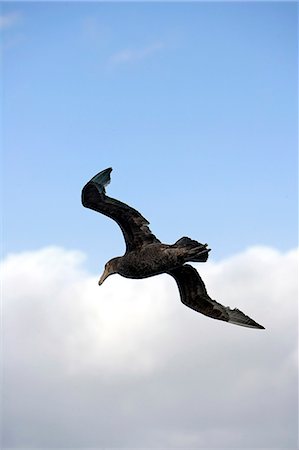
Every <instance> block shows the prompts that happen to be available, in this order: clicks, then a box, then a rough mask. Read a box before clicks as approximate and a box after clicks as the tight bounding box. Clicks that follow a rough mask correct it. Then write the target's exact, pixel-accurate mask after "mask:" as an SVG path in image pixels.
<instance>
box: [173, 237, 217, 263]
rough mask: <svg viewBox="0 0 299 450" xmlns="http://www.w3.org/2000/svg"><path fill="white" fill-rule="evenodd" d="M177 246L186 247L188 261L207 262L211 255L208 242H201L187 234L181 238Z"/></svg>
mask: <svg viewBox="0 0 299 450" xmlns="http://www.w3.org/2000/svg"><path fill="white" fill-rule="evenodd" d="M174 245H175V246H176V247H180V248H184V249H186V250H187V252H188V259H187V260H188V261H192V262H206V261H207V259H208V256H209V251H210V249H208V248H207V246H208V244H201V243H200V242H197V241H195V240H193V239H190V238H188V237H186V236H184V237H182V238H181V239H179V240H178V241H177V242H176V243H175V244H174Z"/></svg>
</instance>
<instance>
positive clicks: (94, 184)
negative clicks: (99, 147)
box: [82, 168, 160, 251]
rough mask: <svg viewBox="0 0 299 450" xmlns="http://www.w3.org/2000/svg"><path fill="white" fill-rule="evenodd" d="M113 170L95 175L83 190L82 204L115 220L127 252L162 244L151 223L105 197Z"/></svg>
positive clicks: (124, 205) (117, 202) (134, 210)
mask: <svg viewBox="0 0 299 450" xmlns="http://www.w3.org/2000/svg"><path fill="white" fill-rule="evenodd" d="M111 171H112V169H111V168H109V169H105V170H103V171H102V172H100V173H98V174H97V175H95V176H94V177H93V178H92V179H91V180H90V181H89V182H88V183H87V184H86V185H85V186H84V188H83V189H82V204H83V206H85V207H86V208H90V209H93V210H94V211H97V212H99V213H102V214H105V215H106V216H108V217H110V218H111V219H113V220H115V222H117V224H118V225H119V226H120V228H121V230H122V232H123V235H124V238H125V241H126V247H127V251H132V250H136V249H138V248H140V247H142V246H143V245H144V244H151V243H154V242H157V243H158V242H160V241H159V240H158V239H157V238H156V236H155V235H154V234H153V233H152V232H151V230H150V229H149V227H148V224H149V222H148V221H147V220H146V219H145V218H144V217H143V216H142V215H141V214H140V213H139V212H138V211H136V209H134V208H131V207H130V206H128V205H126V204H125V203H122V202H120V201H119V200H116V199H114V198H111V197H108V196H107V195H105V186H107V185H108V184H109V183H110V173H111Z"/></svg>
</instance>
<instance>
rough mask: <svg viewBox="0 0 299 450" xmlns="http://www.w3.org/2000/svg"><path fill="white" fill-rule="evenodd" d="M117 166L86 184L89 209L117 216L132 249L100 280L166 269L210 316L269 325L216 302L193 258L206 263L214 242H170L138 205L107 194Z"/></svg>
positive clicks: (185, 298)
mask: <svg viewBox="0 0 299 450" xmlns="http://www.w3.org/2000/svg"><path fill="white" fill-rule="evenodd" d="M111 172H112V168H111V167H109V168H107V169H105V170H102V171H101V172H99V173H98V174H97V175H95V176H94V177H93V178H91V180H90V181H88V183H87V184H86V185H85V186H84V187H83V189H82V195H81V201H82V204H83V206H84V207H86V208H89V209H92V210H94V211H97V212H99V213H101V214H104V215H105V216H108V217H109V218H111V219H113V220H114V221H115V222H116V223H117V224H118V225H119V227H120V228H121V231H122V233H123V236H124V239H125V243H126V250H125V253H124V255H123V256H119V257H115V258H112V259H111V260H110V261H108V262H107V263H106V264H105V267H104V271H103V274H102V276H101V277H100V279H99V282H98V284H99V285H101V284H103V282H104V281H105V280H106V278H108V277H109V276H110V275H112V274H119V275H121V276H123V277H125V278H133V279H141V278H147V277H151V276H155V275H159V274H163V273H166V274H168V275H170V276H172V277H173V278H174V280H175V281H176V283H177V286H178V290H179V294H180V299H181V301H182V303H183V304H184V305H186V306H187V307H189V308H191V309H193V310H195V311H197V312H199V313H201V314H204V315H206V316H208V317H210V318H213V319H217V320H222V321H225V322H228V323H231V324H235V325H240V326H243V327H248V328H255V329H264V327H263V326H262V325H260V324H258V323H257V322H255V321H254V320H253V319H251V318H250V317H248V316H247V315H246V314H244V313H243V312H242V311H240V310H239V309H237V308H234V309H231V308H230V307H228V306H223V305H222V304H220V303H218V302H217V301H216V300H213V299H212V298H211V297H210V296H209V295H208V292H207V289H206V286H205V284H204V282H203V280H202V278H201V276H200V275H199V273H198V271H197V270H196V269H195V268H194V267H193V266H192V265H190V264H186V263H187V262H206V261H207V259H208V256H209V252H210V250H211V249H209V248H208V244H201V243H200V242H198V241H196V240H193V239H190V238H189V237H186V236H184V237H182V238H180V239H179V240H178V241H176V242H175V243H174V244H164V243H162V242H161V241H160V240H159V239H157V237H156V236H155V235H154V234H153V233H152V232H151V230H150V228H149V222H148V220H146V219H145V218H144V217H143V216H142V215H141V214H140V213H139V212H138V211H137V210H136V209H134V208H132V207H131V206H128V205H127V204H125V203H123V202H121V201H119V200H116V199H114V198H111V197H109V196H108V195H106V189H105V188H106V186H107V185H108V184H109V183H110V181H111V177H110V174H111Z"/></svg>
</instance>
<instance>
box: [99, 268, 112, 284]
mask: <svg viewBox="0 0 299 450" xmlns="http://www.w3.org/2000/svg"><path fill="white" fill-rule="evenodd" d="M109 275H110V273H109V271H108V270H107V269H105V270H104V272H103V275H102V276H101V278H100V279H99V286H101V284H103V283H104V281H105V280H106V278H107V277H109Z"/></svg>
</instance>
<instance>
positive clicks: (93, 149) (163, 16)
mask: <svg viewBox="0 0 299 450" xmlns="http://www.w3.org/2000/svg"><path fill="white" fill-rule="evenodd" d="M296 8H297V5H296V4H295V3H283V2H281V3H280V2H275V3H259V2H254V3H210V4H206V3H186V4H183V3H154V4H150V3H124V4H120V3H112V4H108V3H84V4H83V3H22V2H21V3H13V2H9V3H5V2H4V3H2V16H3V17H4V18H6V20H3V21H2V23H1V28H2V35H3V39H2V42H3V77H4V81H3V116H4V120H3V128H4V139H3V144H4V151H3V157H2V159H3V162H4V182H3V191H4V204H5V219H4V254H6V253H8V252H11V251H13V252H17V251H21V250H28V249H38V248H40V247H42V246H44V245H52V244H55V245H60V246H64V247H65V248H68V249H72V248H75V249H79V250H83V251H84V252H86V253H87V254H88V255H89V262H87V264H91V266H90V267H91V268H94V269H96V268H97V264H101V262H102V261H103V260H105V259H106V258H108V257H110V256H113V255H117V254H121V253H122V251H123V250H124V243H123V238H122V235H121V233H120V231H119V229H118V228H117V226H116V225H115V224H114V223H113V222H111V221H109V220H108V219H106V218H105V217H101V216H97V215H96V214H95V213H93V212H92V211H87V210H85V209H83V208H82V207H81V204H80V191H81V188H82V186H83V184H84V183H85V182H86V181H87V180H88V179H89V178H91V177H92V176H93V175H94V174H95V173H96V172H98V171H99V170H101V169H104V168H106V167H109V166H111V167H113V169H114V171H113V173H112V183H111V185H110V186H109V194H110V195H111V196H115V197H116V198H119V199H120V200H123V201H125V202H127V203H128V204H130V205H132V206H134V207H135V208H137V209H139V210H140V211H141V213H142V214H143V215H144V216H145V217H146V218H147V219H148V220H149V221H150V222H151V228H152V230H153V232H154V233H155V234H156V235H157V236H158V237H159V238H160V239H161V240H163V241H165V242H169V243H171V242H174V241H175V240H177V239H178V238H179V237H181V236H182V235H187V236H190V237H192V238H195V239H197V240H199V241H202V242H208V243H209V245H210V246H211V248H212V250H213V252H212V253H211V258H215V259H216V260H218V259H219V258H222V257H225V256H228V255H231V254H233V253H235V252H237V251H241V250H243V249H245V248H246V247H247V246H250V245H256V244H265V245H270V246H274V247H276V248H278V249H281V250H287V249H289V248H292V247H294V246H296V244H297V234H296V229H297V223H296V217H297V214H296V203H297V199H296V191H297V189H296V183H297V148H296V147H297V53H296V51H297V47H296V46H297V44H296V42H297V39H296V33H297V18H296ZM99 255H101V256H99Z"/></svg>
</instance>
